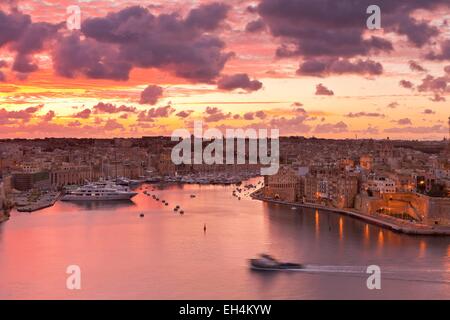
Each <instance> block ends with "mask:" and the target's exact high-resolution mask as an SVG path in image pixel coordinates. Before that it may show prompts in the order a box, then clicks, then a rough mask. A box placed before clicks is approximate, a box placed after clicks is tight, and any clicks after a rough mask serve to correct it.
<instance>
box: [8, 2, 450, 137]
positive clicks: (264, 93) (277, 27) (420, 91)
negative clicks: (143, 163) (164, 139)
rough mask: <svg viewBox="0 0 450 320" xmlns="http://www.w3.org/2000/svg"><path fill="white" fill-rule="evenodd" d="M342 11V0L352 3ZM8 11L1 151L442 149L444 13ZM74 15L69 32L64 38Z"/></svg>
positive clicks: (120, 8) (445, 5)
mask: <svg viewBox="0 0 450 320" xmlns="http://www.w3.org/2000/svg"><path fill="white" fill-rule="evenodd" d="M352 3H353V2H352ZM349 4H350V1H341V2H340V4H335V3H334V4H333V1H323V2H321V3H320V5H317V6H315V5H314V4H313V3H311V2H310V1H291V0H282V1H273V0H260V1H227V2H216V1H196V2H195V3H185V2H182V1H170V2H168V1H151V2H150V1H115V2H114V3H112V2H110V1H101V0H92V1H83V2H81V1H80V2H79V1H45V2H43V1H33V0H21V1H7V2H6V3H2V4H0V10H1V11H0V26H3V27H2V30H1V31H0V57H1V58H0V139H5V138H44V137H79V138H84V137H89V138H91V137H92V138H110V137H141V136H170V134H171V133H172V132H173V130H175V129H177V128H191V127H192V126H193V123H194V121H195V120H203V121H204V122H205V123H207V126H208V127H211V128H219V129H224V128H268V129H270V128H273V129H280V134H281V135H282V136H292V135H295V136H305V137H313V136H314V137H317V138H326V139H329V138H333V139H345V138H351V139H353V138H355V137H358V138H361V139H367V138H374V139H386V138H387V137H389V138H390V139H406V140H416V139H418V140H442V139H443V138H444V137H447V135H448V126H447V119H448V116H449V114H448V107H446V106H447V104H448V101H447V100H448V96H449V94H450V61H449V60H450V40H449V39H450V37H449V36H450V27H449V26H448V21H449V20H448V19H449V18H450V1H448V0H434V1H427V2H426V3H423V2H422V1H397V2H396V4H392V3H390V2H389V1H378V3H377V5H379V6H380V8H381V27H382V29H381V30H369V29H368V28H367V26H366V21H367V19H368V17H369V16H370V14H367V13H366V9H367V7H368V6H369V5H371V4H373V3H371V2H370V1H366V0H361V1H357V2H356V3H353V5H352V6H348V5H349ZM72 5H78V6H79V8H80V11H81V30H72V31H71V30H68V29H67V27H66V22H67V19H68V16H69V15H68V13H67V8H68V7H70V6H72Z"/></svg>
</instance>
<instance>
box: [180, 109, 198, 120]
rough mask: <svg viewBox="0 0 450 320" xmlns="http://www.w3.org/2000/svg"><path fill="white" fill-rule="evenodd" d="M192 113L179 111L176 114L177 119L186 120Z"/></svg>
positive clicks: (190, 111) (191, 111)
mask: <svg viewBox="0 0 450 320" xmlns="http://www.w3.org/2000/svg"><path fill="white" fill-rule="evenodd" d="M193 112H194V110H185V111H180V112H178V113H177V114H176V116H177V117H179V118H182V119H186V118H188V117H189V116H190V115H191V114H192V113H193Z"/></svg>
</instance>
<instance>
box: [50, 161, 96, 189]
mask: <svg viewBox="0 0 450 320" xmlns="http://www.w3.org/2000/svg"><path fill="white" fill-rule="evenodd" d="M91 173H92V171H91V168H90V167H89V166H81V165H80V166H76V165H70V164H64V165H63V166H62V167H59V168H55V169H52V170H51V171H50V184H51V186H52V188H53V189H57V188H60V187H64V186H67V185H80V184H84V183H86V182H87V181H92V174H91Z"/></svg>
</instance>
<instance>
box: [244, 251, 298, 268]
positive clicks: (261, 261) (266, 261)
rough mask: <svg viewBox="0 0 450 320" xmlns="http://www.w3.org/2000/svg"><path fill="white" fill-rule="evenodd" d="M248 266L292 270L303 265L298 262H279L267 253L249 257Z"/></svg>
mask: <svg viewBox="0 0 450 320" xmlns="http://www.w3.org/2000/svg"><path fill="white" fill-rule="evenodd" d="M249 263H250V268H251V269H253V270H259V271H282V270H284V271H294V270H301V269H304V268H305V267H304V266H303V265H301V264H298V263H290V262H280V261H278V260H277V259H275V258H273V257H271V256H270V255H268V254H261V255H260V256H259V258H257V259H250V260H249Z"/></svg>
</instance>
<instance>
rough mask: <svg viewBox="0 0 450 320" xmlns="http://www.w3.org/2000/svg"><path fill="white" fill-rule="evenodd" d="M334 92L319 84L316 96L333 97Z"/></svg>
mask: <svg viewBox="0 0 450 320" xmlns="http://www.w3.org/2000/svg"><path fill="white" fill-rule="evenodd" d="M333 95H334V92H333V91H332V90H330V89H328V88H327V87H325V86H324V85H323V84H321V83H319V84H318V85H317V86H316V96H333Z"/></svg>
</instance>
